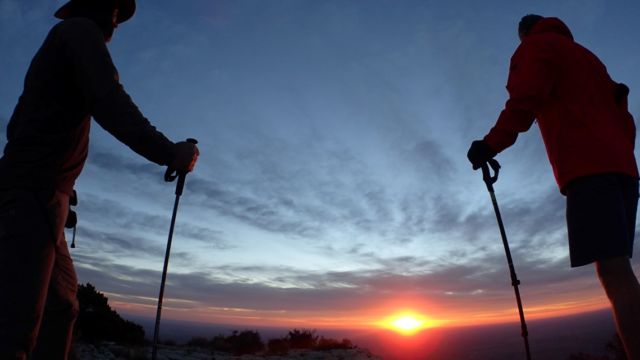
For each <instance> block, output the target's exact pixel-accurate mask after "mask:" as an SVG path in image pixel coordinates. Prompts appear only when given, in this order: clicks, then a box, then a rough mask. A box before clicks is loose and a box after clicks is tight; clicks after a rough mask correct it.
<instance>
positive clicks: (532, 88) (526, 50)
mask: <svg viewBox="0 0 640 360" xmlns="http://www.w3.org/2000/svg"><path fill="white" fill-rule="evenodd" d="M544 40H545V39H544V38H542V37H537V38H531V39H527V40H526V42H523V43H522V44H521V45H520V47H518V49H517V50H516V52H515V53H514V54H513V57H512V58H511V66H510V68H509V80H508V81H507V90H508V91H509V100H507V102H506V104H505V107H504V110H502V112H501V113H500V116H499V117H498V120H497V121H496V124H495V125H494V127H493V128H492V129H491V130H490V131H489V133H488V134H487V135H486V136H485V137H484V140H485V141H486V142H487V144H488V145H489V146H490V147H491V148H492V149H493V150H495V151H496V152H500V151H502V150H504V149H506V148H508V147H509V146H511V145H513V144H514V143H515V142H516V139H517V138H518V134H519V133H521V132H525V131H527V130H529V128H531V125H532V124H533V121H534V120H535V118H536V117H537V115H538V114H539V112H540V110H541V109H542V107H543V104H544V103H545V101H546V100H547V99H548V97H549V96H550V94H551V90H552V87H553V81H554V78H555V76H554V73H553V71H554V70H553V69H554V66H553V51H552V49H551V47H550V46H549V44H548V43H547V42H545V41H544Z"/></svg>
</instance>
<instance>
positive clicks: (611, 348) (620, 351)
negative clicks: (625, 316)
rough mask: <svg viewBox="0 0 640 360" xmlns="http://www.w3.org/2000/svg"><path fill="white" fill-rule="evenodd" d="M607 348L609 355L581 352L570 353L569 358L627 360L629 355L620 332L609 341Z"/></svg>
mask: <svg viewBox="0 0 640 360" xmlns="http://www.w3.org/2000/svg"><path fill="white" fill-rule="evenodd" d="M605 349H606V351H607V353H608V354H609V355H604V356H599V355H591V354H586V353H583V352H580V353H577V354H571V355H569V357H568V358H567V360H627V355H626V354H625V352H624V347H623V346H622V341H621V340H620V337H619V336H618V334H615V335H614V336H613V339H612V340H611V341H609V342H608V343H607V345H606V346H605Z"/></svg>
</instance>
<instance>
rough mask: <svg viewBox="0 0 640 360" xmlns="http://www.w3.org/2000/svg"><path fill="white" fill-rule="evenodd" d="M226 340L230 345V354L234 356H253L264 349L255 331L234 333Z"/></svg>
mask: <svg viewBox="0 0 640 360" xmlns="http://www.w3.org/2000/svg"><path fill="white" fill-rule="evenodd" d="M228 340H229V343H230V344H231V352H233V353H234V354H235V355H245V354H255V353H257V352H258V351H262V350H263V349H264V343H263V342H262V339H260V334H259V333H258V332H257V331H252V330H245V331H243V332H237V331H234V332H233V334H231V336H229V337H228Z"/></svg>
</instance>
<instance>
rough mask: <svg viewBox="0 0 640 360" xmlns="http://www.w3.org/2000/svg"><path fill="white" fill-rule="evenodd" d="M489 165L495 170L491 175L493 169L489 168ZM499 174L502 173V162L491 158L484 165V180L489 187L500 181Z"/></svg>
mask: <svg viewBox="0 0 640 360" xmlns="http://www.w3.org/2000/svg"><path fill="white" fill-rule="evenodd" d="M489 166H490V167H491V170H493V175H491V171H490V170H489ZM498 174H500V163H499V162H498V160H496V159H489V160H488V161H487V162H486V163H484V164H483V165H482V180H484V182H485V183H486V184H487V187H489V186H490V185H493V184H495V183H496V181H498Z"/></svg>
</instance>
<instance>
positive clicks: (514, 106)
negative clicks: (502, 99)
mask: <svg viewBox="0 0 640 360" xmlns="http://www.w3.org/2000/svg"><path fill="white" fill-rule="evenodd" d="M621 86H624V85H619V84H617V83H616V82H614V81H613V80H611V78H610V77H609V74H608V73H607V70H606V68H605V66H604V65H603V64H602V63H601V62H600V60H599V59H598V58H597V57H596V56H595V55H594V54H593V53H592V52H591V51H589V50H588V49H586V48H585V47H583V46H581V45H580V44H578V43H576V42H575V41H574V40H573V36H572V34H571V31H570V30H569V28H568V27H567V26H566V25H565V24H564V23H563V22H562V21H560V20H559V19H557V18H544V19H542V20H540V21H539V22H538V23H537V24H536V25H535V26H534V27H533V29H531V32H530V33H529V34H528V35H527V36H526V37H525V38H523V40H522V43H521V44H520V46H519V47H518V49H517V50H516V51H515V53H514V55H513V57H512V59H511V68H510V72H509V80H508V83H507V89H508V90H509V95H510V98H509V101H508V102H507V105H506V107H505V112H503V113H504V115H501V117H500V119H499V120H498V122H497V123H496V126H495V127H494V129H492V130H491V131H490V132H489V134H487V136H486V138H485V140H486V141H487V143H488V144H489V145H490V146H491V147H492V148H493V149H494V150H495V151H497V152H499V151H501V150H502V149H504V148H506V147H507V146H510V145H511V144H513V142H514V141H515V136H514V134H517V132H518V131H520V130H521V129H523V128H526V129H528V127H529V126H530V125H531V123H532V122H533V119H534V118H537V120H538V125H539V127H540V131H541V133H542V138H543V140H544V143H545V146H546V148H547V154H548V156H549V160H550V162H551V165H552V167H553V171H554V174H555V176H556V180H557V181H558V185H559V187H560V189H561V190H562V191H564V187H565V186H566V185H567V184H568V183H569V182H570V181H571V180H573V179H575V178H578V177H580V176H585V175H590V174H596V173H602V172H619V173H623V174H628V175H630V176H636V177H637V176H638V173H637V168H636V162H635V157H634V155H633V148H634V141H635V125H634V123H633V117H632V116H631V114H629V112H628V111H627V103H626V94H623V93H622V92H621V91H622V90H621V89H620V87H621ZM512 112H526V113H527V114H526V115H524V116H522V115H520V114H517V115H515V116H513V115H512V114H511V113H512ZM518 117H520V118H518ZM513 118H517V119H516V122H515V123H512V122H513V121H512V119H513Z"/></svg>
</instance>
